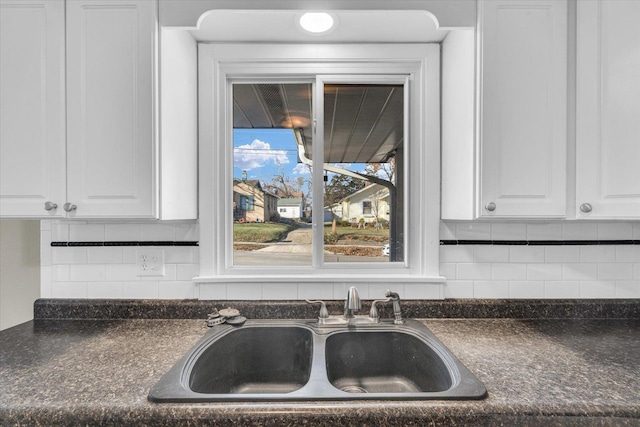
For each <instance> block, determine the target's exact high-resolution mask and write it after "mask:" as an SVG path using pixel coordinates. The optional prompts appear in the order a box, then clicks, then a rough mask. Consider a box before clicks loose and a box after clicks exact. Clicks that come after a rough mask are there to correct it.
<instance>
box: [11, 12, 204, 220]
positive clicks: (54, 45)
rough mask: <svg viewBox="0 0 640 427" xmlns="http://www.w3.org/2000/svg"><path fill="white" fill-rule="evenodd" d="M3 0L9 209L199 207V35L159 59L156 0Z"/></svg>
mask: <svg viewBox="0 0 640 427" xmlns="http://www.w3.org/2000/svg"><path fill="white" fill-rule="evenodd" d="M0 6H1V7H2V16H1V18H2V26H1V28H0V31H1V36H2V37H1V40H0V43H1V45H0V47H1V59H2V61H1V62H0V67H1V70H0V71H1V72H0V78H1V90H2V96H0V105H1V107H2V109H1V111H0V120H1V123H0V124H1V126H0V131H1V134H0V136H1V139H0V162H1V164H0V166H1V169H0V178H1V180H0V217H13V218H27V217H31V218H46V217H62V218H64V217H66V218H160V219H168V220H174V219H176V220H177V219H194V218H196V217H197V138H196V135H197V121H196V111H197V110H196V106H197V86H196V82H197V72H196V69H197V68H196V66H197V49H196V42H195V40H193V38H192V37H191V36H190V35H189V34H188V33H187V32H186V31H181V32H170V33H167V34H165V39H166V48H163V51H162V59H163V69H160V64H159V63H160V61H159V53H158V51H159V49H158V45H159V40H158V38H159V35H158V29H157V22H158V12H157V8H158V2H157V1H156V0H67V1H66V2H65V1H64V0H0ZM159 79H160V80H162V85H163V91H164V92H165V95H166V96H165V97H164V98H163V102H162V103H160V102H159V101H160V100H159V96H158V90H159V89H158V87H159V85H160V82H159ZM159 115H162V116H163V126H162V134H163V135H158V129H160V125H159ZM161 152H162V153H163V155H161V154H160V153H161ZM160 158H162V167H159V165H160ZM47 202H49V203H47ZM160 202H162V204H160ZM47 208H48V210H46V209H47Z"/></svg>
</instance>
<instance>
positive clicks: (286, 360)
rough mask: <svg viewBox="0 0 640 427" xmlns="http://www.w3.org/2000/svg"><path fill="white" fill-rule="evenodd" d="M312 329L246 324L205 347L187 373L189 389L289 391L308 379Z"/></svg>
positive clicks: (216, 392)
mask: <svg viewBox="0 0 640 427" xmlns="http://www.w3.org/2000/svg"><path fill="white" fill-rule="evenodd" d="M312 349H313V347H312V335H311V331H310V330H308V329H303V328H294V327H273V328H246V329H242V328H241V329H238V330H235V331H233V333H228V334H226V335H224V336H222V337H220V339H219V340H217V342H216V345H208V346H205V347H204V349H203V350H202V352H201V353H200V354H199V355H198V356H197V357H196V358H195V363H194V364H193V367H192V368H191V370H190V372H189V388H190V389H191V390H192V391H194V392H196V393H205V394H251V393H289V392H292V391H294V390H297V389H299V388H301V387H302V386H303V385H305V384H306V383H307V382H308V381H309V374H310V372H311V356H312Z"/></svg>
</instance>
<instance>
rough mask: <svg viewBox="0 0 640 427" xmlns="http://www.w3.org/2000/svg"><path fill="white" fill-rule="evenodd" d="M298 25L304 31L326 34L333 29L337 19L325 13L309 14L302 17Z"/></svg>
mask: <svg viewBox="0 0 640 427" xmlns="http://www.w3.org/2000/svg"><path fill="white" fill-rule="evenodd" d="M298 23H299V24H300V28H302V29H303V30H304V31H308V32H309V33H313V34H324V33H326V32H328V31H329V30H331V29H332V28H333V26H334V24H335V19H334V18H333V16H331V15H330V14H328V13H325V12H308V13H305V14H303V15H302V16H300V19H299V20H298Z"/></svg>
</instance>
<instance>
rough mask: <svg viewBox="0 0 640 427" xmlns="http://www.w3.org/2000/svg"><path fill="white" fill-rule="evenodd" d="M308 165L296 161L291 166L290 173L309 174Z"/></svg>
mask: <svg viewBox="0 0 640 427" xmlns="http://www.w3.org/2000/svg"><path fill="white" fill-rule="evenodd" d="M309 170H310V167H309V166H307V165H305V164H304V163H298V164H297V165H295V166H294V167H293V171H292V173H293V174H294V175H309V173H310V171H309Z"/></svg>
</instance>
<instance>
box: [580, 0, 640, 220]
mask: <svg viewBox="0 0 640 427" xmlns="http://www.w3.org/2000/svg"><path fill="white" fill-rule="evenodd" d="M577 7H578V17H577V31H578V34H577V44H578V46H577V94H576V96H577V111H576V121H577V129H576V154H577V158H576V217H577V218H580V219H585V218H595V219H603V218H632V219H637V218H640V2H638V1H636V0H626V1H622V0H606V1H603V0H597V1H595V0H594V1H579V2H578V5H577Z"/></svg>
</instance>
